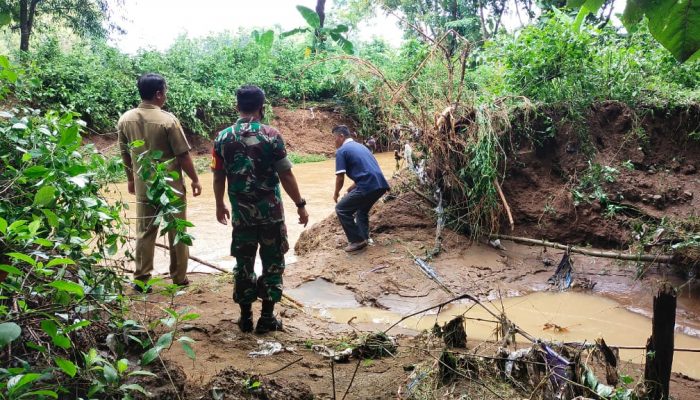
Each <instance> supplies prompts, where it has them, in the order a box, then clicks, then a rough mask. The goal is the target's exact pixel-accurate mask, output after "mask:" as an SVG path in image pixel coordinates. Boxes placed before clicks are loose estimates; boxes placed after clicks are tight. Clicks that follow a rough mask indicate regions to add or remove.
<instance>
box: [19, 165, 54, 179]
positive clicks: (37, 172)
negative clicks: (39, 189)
mask: <svg viewBox="0 0 700 400" xmlns="http://www.w3.org/2000/svg"><path fill="white" fill-rule="evenodd" d="M47 172H49V169H48V168H46V167H44V166H42V165H35V166H33V167H29V168H27V169H25V170H24V171H23V172H22V174H23V175H24V176H26V177H27V178H40V177H42V176H44V175H46V173H47Z"/></svg>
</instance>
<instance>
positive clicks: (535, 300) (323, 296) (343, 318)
mask: <svg viewBox="0 0 700 400" xmlns="http://www.w3.org/2000/svg"><path fill="white" fill-rule="evenodd" d="M288 293H289V294H290V295H292V296H293V297H294V298H296V299H298V300H299V301H300V302H302V303H303V304H306V305H307V306H308V307H309V309H310V311H311V312H314V313H316V315H318V316H320V317H323V318H326V319H329V320H331V321H334V322H337V323H341V324H345V323H347V321H350V320H352V321H353V324H357V325H360V326H361V327H362V328H363V329H375V330H379V329H385V328H387V327H388V326H390V325H391V324H393V323H395V322H396V321H398V320H399V319H401V317H402V315H407V314H410V313H411V311H418V310H420V309H424V308H426V307H424V305H420V306H415V307H411V304H412V301H411V300H413V299H404V300H403V302H400V301H398V299H395V298H392V299H391V300H390V301H380V303H382V304H383V305H387V306H389V307H390V309H389V310H381V309H377V308H372V307H345V306H338V304H341V303H343V304H345V303H347V304H351V303H354V304H357V303H356V301H355V298H354V296H353V295H352V292H350V291H349V290H347V289H345V288H341V287H338V286H336V285H333V284H332V283H329V282H326V281H323V280H316V281H313V282H308V283H305V284H303V285H301V286H299V287H298V288H296V289H293V290H290V291H288ZM484 304H485V305H486V306H487V307H489V308H490V309H491V310H493V311H494V312H495V313H497V314H498V313H500V310H501V307H503V309H504V310H505V312H506V315H508V317H509V318H510V319H511V320H512V321H513V322H514V323H516V324H517V325H518V326H520V327H521V328H523V329H524V330H525V331H527V332H528V333H530V334H531V335H533V336H535V337H539V338H542V339H544V340H551V341H560V342H568V341H571V342H588V343H592V342H594V341H595V339H597V338H601V337H602V338H604V339H605V341H606V342H607V343H608V344H610V345H616V346H643V345H645V344H646V341H647V338H648V337H649V335H650V333H651V320H650V319H649V318H647V317H645V316H643V315H640V314H636V313H634V312H631V311H629V310H627V309H625V308H624V307H623V306H621V305H620V304H618V303H616V302H615V301H613V300H610V299H607V298H604V297H600V296H593V295H589V294H582V293H574V292H562V293H549V292H545V293H543V292H540V293H533V294H529V295H526V296H522V297H510V298H505V299H503V302H502V303H501V301H500V300H495V301H490V302H487V303H484ZM393 305H396V307H394V306H393ZM473 306H474V304H473V303H463V304H451V305H449V306H447V307H445V308H443V309H442V311H441V312H440V313H439V314H438V313H437V310H432V311H430V312H427V313H423V314H420V315H417V316H415V317H412V318H409V319H407V320H405V321H403V322H401V323H400V324H399V326H398V328H400V329H401V330H402V331H413V332H418V331H422V330H426V329H430V328H432V326H433V325H434V324H435V323H436V322H437V323H439V324H444V323H446V322H447V321H449V320H450V319H452V318H454V317H455V316H457V315H462V314H464V315H465V317H466V318H467V319H468V320H467V335H468V336H469V337H470V338H472V339H476V340H487V339H494V336H493V332H494V328H495V323H493V322H488V321H492V320H494V318H493V317H492V316H491V315H490V314H489V313H488V312H487V311H485V310H484V309H482V308H481V307H478V306H477V307H473ZM484 320H485V321H484ZM677 332H678V333H677V334H676V342H675V346H676V347H677V348H695V349H697V348H700V338H697V337H692V336H688V335H686V334H684V333H683V332H684V327H681V326H678V327H677ZM620 358H621V359H623V360H626V361H631V362H634V363H637V364H641V363H643V362H644V350H621V351H620ZM673 367H674V370H675V371H677V372H682V373H684V374H686V375H689V376H691V377H694V378H700V354H698V353H682V352H676V353H675V356H674V363H673Z"/></svg>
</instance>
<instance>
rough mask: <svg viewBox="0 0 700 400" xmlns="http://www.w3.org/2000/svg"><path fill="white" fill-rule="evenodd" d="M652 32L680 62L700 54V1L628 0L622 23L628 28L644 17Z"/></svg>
mask: <svg viewBox="0 0 700 400" xmlns="http://www.w3.org/2000/svg"><path fill="white" fill-rule="evenodd" d="M644 15H646V16H647V19H648V20H649V31H650V32H651V34H652V36H654V38H655V39H656V40H658V41H659V43H661V45H662V46H664V47H665V48H666V49H667V50H668V51H670V52H671V54H673V56H674V57H676V59H677V60H678V61H681V62H683V61H686V60H689V59H691V58H692V59H695V58H697V57H700V56H699V55H697V54H698V52H699V51H700V2H698V1H697V0H628V1H627V6H626V7H625V12H624V14H623V16H622V22H623V23H624V24H625V27H626V28H627V29H628V30H632V29H633V28H634V26H635V25H637V24H638V23H639V21H640V20H641V19H642V16H644Z"/></svg>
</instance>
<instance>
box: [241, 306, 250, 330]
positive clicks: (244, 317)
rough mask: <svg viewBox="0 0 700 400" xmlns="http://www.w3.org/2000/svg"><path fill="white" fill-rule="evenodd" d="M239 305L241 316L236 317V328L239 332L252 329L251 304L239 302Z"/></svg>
mask: <svg viewBox="0 0 700 400" xmlns="http://www.w3.org/2000/svg"><path fill="white" fill-rule="evenodd" d="M239 305H240V306H241V318H239V319H238V328H239V329H240V330H241V332H252V331H253V307H252V305H251V304H239Z"/></svg>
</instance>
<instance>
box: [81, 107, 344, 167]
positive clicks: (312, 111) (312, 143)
mask: <svg viewBox="0 0 700 400" xmlns="http://www.w3.org/2000/svg"><path fill="white" fill-rule="evenodd" d="M340 124H344V125H347V126H349V127H350V129H355V123H354V122H353V121H352V119H350V118H348V117H346V116H344V115H343V114H342V113H341V112H340V111H339V110H337V109H335V108H332V107H328V106H320V107H308V108H297V109H287V108H284V107H273V117H272V121H271V122H270V125H271V126H273V127H275V128H277V129H278V130H279V131H280V133H281V134H282V137H283V138H284V140H285V144H286V145H287V150H288V151H293V152H296V153H301V154H323V155H325V156H327V157H332V156H333V154H335V146H334V145H333V136H332V135H331V130H332V129H333V127H335V126H336V125H340ZM225 127H226V126H222V127H221V129H224V128H225ZM216 134H217V132H212V133H211V134H210V138H205V137H203V136H201V135H194V134H191V133H187V139H188V140H189V142H190V145H191V146H192V149H193V154H194V155H208V154H211V146H212V144H211V139H213V138H214V137H215V136H216ZM116 140H117V136H116V133H115V132H111V133H106V134H93V135H90V136H88V137H87V138H86V143H93V144H94V145H95V147H96V148H97V149H98V150H100V151H102V152H105V153H108V154H110V155H116V154H118V153H117V152H118V150H119V149H117V146H115V143H116Z"/></svg>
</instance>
